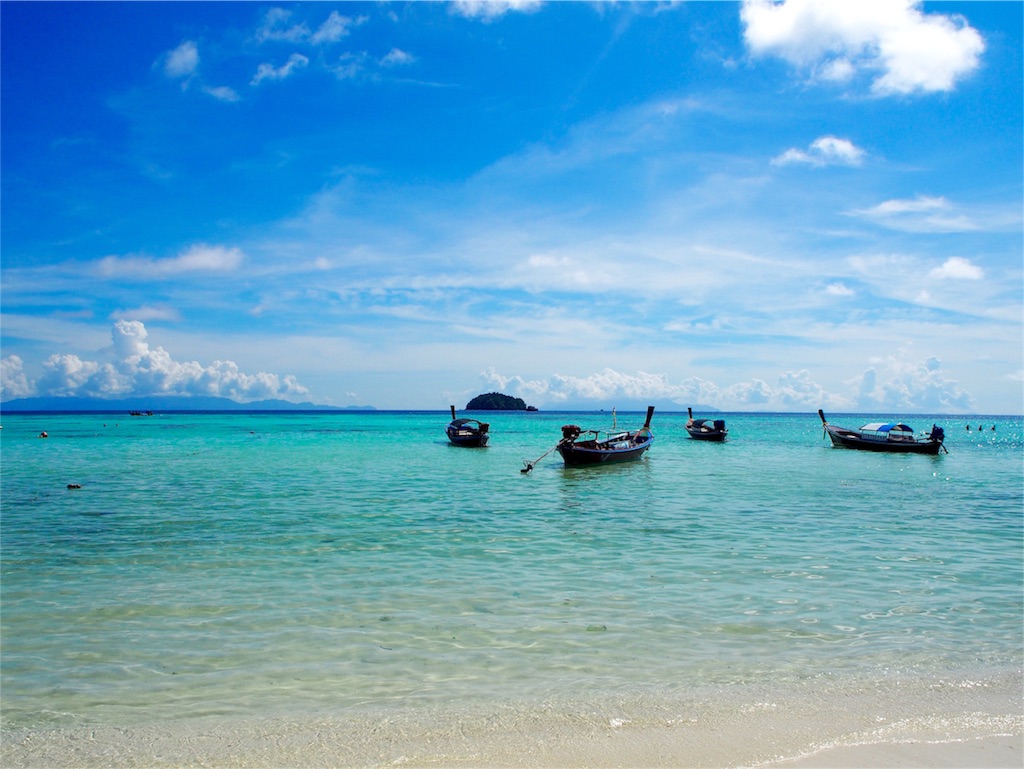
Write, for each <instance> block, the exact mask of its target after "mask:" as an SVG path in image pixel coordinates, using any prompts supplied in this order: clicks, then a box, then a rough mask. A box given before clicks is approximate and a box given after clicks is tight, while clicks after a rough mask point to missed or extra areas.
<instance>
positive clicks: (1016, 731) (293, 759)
mask: <svg viewBox="0 0 1024 769" xmlns="http://www.w3.org/2000/svg"><path fill="white" fill-rule="evenodd" d="M1007 726H1008V727H1010V728H1009V730H1008V731H1007V732H1006V733H996V734H990V735H987V736H977V737H958V738H953V739H928V740H926V739H917V740H900V741H878V742H855V743H851V744H835V743H834V742H831V741H830V742H829V743H828V744H822V743H812V744H809V745H805V746H803V747H802V748H798V747H796V746H792V747H791V748H790V749H789V751H788V752H778V750H777V748H775V747H774V746H773V745H772V744H771V743H770V742H768V743H765V744H763V745H762V746H761V748H757V747H755V746H754V745H752V744H751V740H750V739H749V737H743V736H741V735H736V734H723V733H718V734H717V735H716V736H715V737H713V738H712V737H711V735H704V736H703V737H702V738H700V739H698V740H696V741H695V740H694V739H693V736H692V735H684V734H681V733H680V732H678V731H673V730H669V729H658V728H654V729H640V730H629V729H613V728H611V729H606V730H603V731H595V732H591V733H589V734H583V733H576V734H573V735H561V736H558V735H553V734H550V733H547V734H540V735H532V736H529V737H527V736H526V735H523V734H501V735H490V739H487V740H484V741H482V742H479V743H478V742H475V741H474V740H473V739H472V735H469V734H467V735H463V736H462V737H461V738H458V739H455V738H454V735H452V734H450V733H449V734H441V733H436V734H433V733H431V732H429V731H427V732H426V733H423V734H406V733H404V732H398V733H397V734H396V733H393V732H388V730H387V727H386V725H384V724H381V725H380V730H379V733H378V734H377V735H376V737H375V738H374V739H369V740H368V739H366V737H365V735H364V736H363V737H362V738H358V737H354V736H353V735H351V734H348V731H349V730H347V729H346V728H344V727H343V726H341V725H339V724H329V723H317V724H310V725H307V726H305V727H300V726H299V725H296V724H284V723H268V724H264V725H263V727H262V728H261V729H260V730H259V733H258V734H256V733H253V734H246V733H244V732H237V731H233V730H227V731H223V730H218V729H216V728H214V729H211V730H207V731H203V732H198V733H194V734H191V735H189V736H186V735H183V734H180V733H178V732H177V731H176V730H175V729H173V728H159V727H155V728H146V729H142V730H126V729H121V728H117V727H104V728H97V729H77V730H72V731H59V732H49V733H37V732H33V733H28V734H25V735H22V736H21V737H20V738H19V739H16V740H13V741H12V740H10V739H4V741H3V742H4V749H3V750H2V751H0V756H2V759H3V765H4V766H5V767H6V768H7V769H15V768H23V769H29V768H31V767H48V768H51V769H57V768H58V767H80V768H82V769H84V768H86V767H100V766H104V767H153V768H154V769H156V768H159V767H180V766H202V767H218V768H220V769H241V768H248V767H290V768H293V769H299V768H301V767H323V766H331V767H336V769H345V768H347V767H363V768H367V767H452V768H454V767H473V768H475V769H556V768H558V767H561V768H562V769H891V768H892V767H902V768H903V769H968V768H969V769H1014V768H1015V767H1020V766H1021V765H1022V761H1024V732H1022V730H1021V724H1020V722H1019V721H1018V722H1017V723H1016V724H1015V725H1013V724H1007ZM737 743H739V744H737Z"/></svg>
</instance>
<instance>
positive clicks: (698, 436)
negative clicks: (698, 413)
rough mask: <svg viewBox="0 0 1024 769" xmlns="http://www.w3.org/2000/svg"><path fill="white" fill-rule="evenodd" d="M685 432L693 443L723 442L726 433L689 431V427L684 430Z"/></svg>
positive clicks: (721, 431)
mask: <svg viewBox="0 0 1024 769" xmlns="http://www.w3.org/2000/svg"><path fill="white" fill-rule="evenodd" d="M686 432H688V433H689V434H690V437H691V438H693V439H694V440H695V441H717V442H721V441H724V440H725V436H726V435H727V431H725V430H691V429H690V428H689V427H687V428H686Z"/></svg>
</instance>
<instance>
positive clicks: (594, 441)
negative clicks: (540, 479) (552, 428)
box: [556, 406, 654, 467]
mask: <svg viewBox="0 0 1024 769" xmlns="http://www.w3.org/2000/svg"><path fill="white" fill-rule="evenodd" d="M652 416H654V406H648V407H647V420H646V421H645V422H644V426H643V427H641V428H640V429H639V430H626V431H623V432H617V433H613V434H609V435H607V436H606V437H604V438H601V437H600V436H601V434H602V431H600V430H585V431H584V430H581V429H580V428H579V427H578V426H576V425H564V426H563V427H562V440H560V441H559V442H558V445H557V447H556V448H557V449H558V453H559V454H561V455H562V460H563V461H564V462H565V466H566V467H580V466H583V465H600V464H614V463H618V462H631V461H633V460H636V459H640V457H642V456H643V455H644V452H645V451H647V449H649V448H650V447H651V444H652V443H654V433H652V432H651V417H652ZM587 435H590V436H593V437H590V438H586V437H584V436H587Z"/></svg>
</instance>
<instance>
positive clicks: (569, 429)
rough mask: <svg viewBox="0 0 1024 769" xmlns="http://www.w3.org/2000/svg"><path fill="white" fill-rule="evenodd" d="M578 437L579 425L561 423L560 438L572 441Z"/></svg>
mask: <svg viewBox="0 0 1024 769" xmlns="http://www.w3.org/2000/svg"><path fill="white" fill-rule="evenodd" d="M579 437H580V428H579V425H562V440H563V441H574V440H576V439H577V438H579Z"/></svg>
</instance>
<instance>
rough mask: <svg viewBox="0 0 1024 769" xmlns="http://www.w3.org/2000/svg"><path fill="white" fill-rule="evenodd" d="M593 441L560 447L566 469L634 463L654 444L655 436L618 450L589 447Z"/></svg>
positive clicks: (559, 451)
mask: <svg viewBox="0 0 1024 769" xmlns="http://www.w3.org/2000/svg"><path fill="white" fill-rule="evenodd" d="M587 443H591V444H593V443H594V442H593V441H587V442H586V443H584V444H577V443H563V444H561V445H559V447H558V453H559V454H561V455H562V461H564V462H565V466H566V467H585V466H587V465H612V464H619V463H621V462H634V461H636V460H638V459H640V458H641V457H642V456H643V455H644V452H646V451H647V449H649V448H650V447H651V444H652V443H654V438H653V436H652V437H651V438H650V439H649V440H647V441H645V442H643V443H640V444H637V445H634V446H630V447H629V448H623V449H616V448H608V447H604V446H600V445H592V446H588V445H586V444H587Z"/></svg>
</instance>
